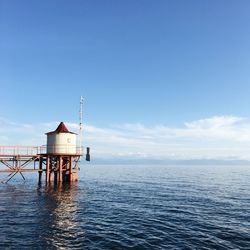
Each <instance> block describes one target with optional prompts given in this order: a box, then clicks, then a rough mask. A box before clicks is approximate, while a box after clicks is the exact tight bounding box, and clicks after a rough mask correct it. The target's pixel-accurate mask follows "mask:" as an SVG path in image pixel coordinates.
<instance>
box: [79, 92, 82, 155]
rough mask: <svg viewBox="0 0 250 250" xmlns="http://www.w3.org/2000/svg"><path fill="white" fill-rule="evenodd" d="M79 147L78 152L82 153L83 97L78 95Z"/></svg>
mask: <svg viewBox="0 0 250 250" xmlns="http://www.w3.org/2000/svg"><path fill="white" fill-rule="evenodd" d="M79 119H80V121H79V130H80V131H79V137H80V139H79V148H80V154H82V153H83V152H82V137H83V130H82V128H83V124H82V120H83V97H82V96H81V97H80V111H79Z"/></svg>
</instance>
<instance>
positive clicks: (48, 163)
mask: <svg viewBox="0 0 250 250" xmlns="http://www.w3.org/2000/svg"><path fill="white" fill-rule="evenodd" d="M49 172H50V157H49V156H48V155H47V158H46V183H48V182H49Z"/></svg>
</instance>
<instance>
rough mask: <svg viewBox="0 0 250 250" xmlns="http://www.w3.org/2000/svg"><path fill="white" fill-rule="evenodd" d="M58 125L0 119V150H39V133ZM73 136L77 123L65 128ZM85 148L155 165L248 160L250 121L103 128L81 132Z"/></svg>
mask: <svg viewBox="0 0 250 250" xmlns="http://www.w3.org/2000/svg"><path fill="white" fill-rule="evenodd" d="M58 124H59V122H49V123H40V124H18V123H16V122H11V121H8V120H7V119H2V118H0V140H1V142H0V144H7V145H37V146H38V145H44V144H45V143H46V136H45V135H44V133H46V132H49V131H52V130H54V129H55V128H56V127H57V126H58ZM66 125H67V127H68V128H69V130H71V131H74V132H76V133H78V124H77V123H66ZM83 133H84V135H83V138H84V145H85V146H90V147H91V151H92V154H94V156H95V157H106V158H109V157H123V158H126V157H129V158H155V159H250V154H249V152H250V121H249V120H248V119H244V118H242V117H237V116H215V117H211V118H206V119H200V120H197V121H192V122H186V123H184V125H183V126H182V127H181V128H177V127H168V126H165V125H156V126H152V127H146V126H144V125H143V124H139V123H135V124H123V125H119V126H112V127H107V128H99V127H96V126H93V125H89V124H87V125H85V126H84V131H83Z"/></svg>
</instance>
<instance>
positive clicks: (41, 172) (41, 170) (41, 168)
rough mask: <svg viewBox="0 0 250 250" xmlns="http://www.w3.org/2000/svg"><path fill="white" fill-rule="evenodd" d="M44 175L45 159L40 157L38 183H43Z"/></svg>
mask: <svg viewBox="0 0 250 250" xmlns="http://www.w3.org/2000/svg"><path fill="white" fill-rule="evenodd" d="M42 174H43V157H42V156H40V158H39V177H38V178H39V179H38V183H41V182H42Z"/></svg>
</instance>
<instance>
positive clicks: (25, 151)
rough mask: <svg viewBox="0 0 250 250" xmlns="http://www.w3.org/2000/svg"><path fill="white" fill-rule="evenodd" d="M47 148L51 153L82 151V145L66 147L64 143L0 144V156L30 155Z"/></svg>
mask: <svg viewBox="0 0 250 250" xmlns="http://www.w3.org/2000/svg"><path fill="white" fill-rule="evenodd" d="M47 150H48V151H49V152H52V153H58V154H60V153H62V154H64V153H66V154H67V153H68V154H71V153H72V154H73V155H74V154H75V155H82V154H83V152H84V148H83V147H75V146H74V147H68V146H65V145H56V146H48V147H47V146H39V147H37V146H0V156H16V155H23V156H32V155H38V154H46V153H47Z"/></svg>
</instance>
